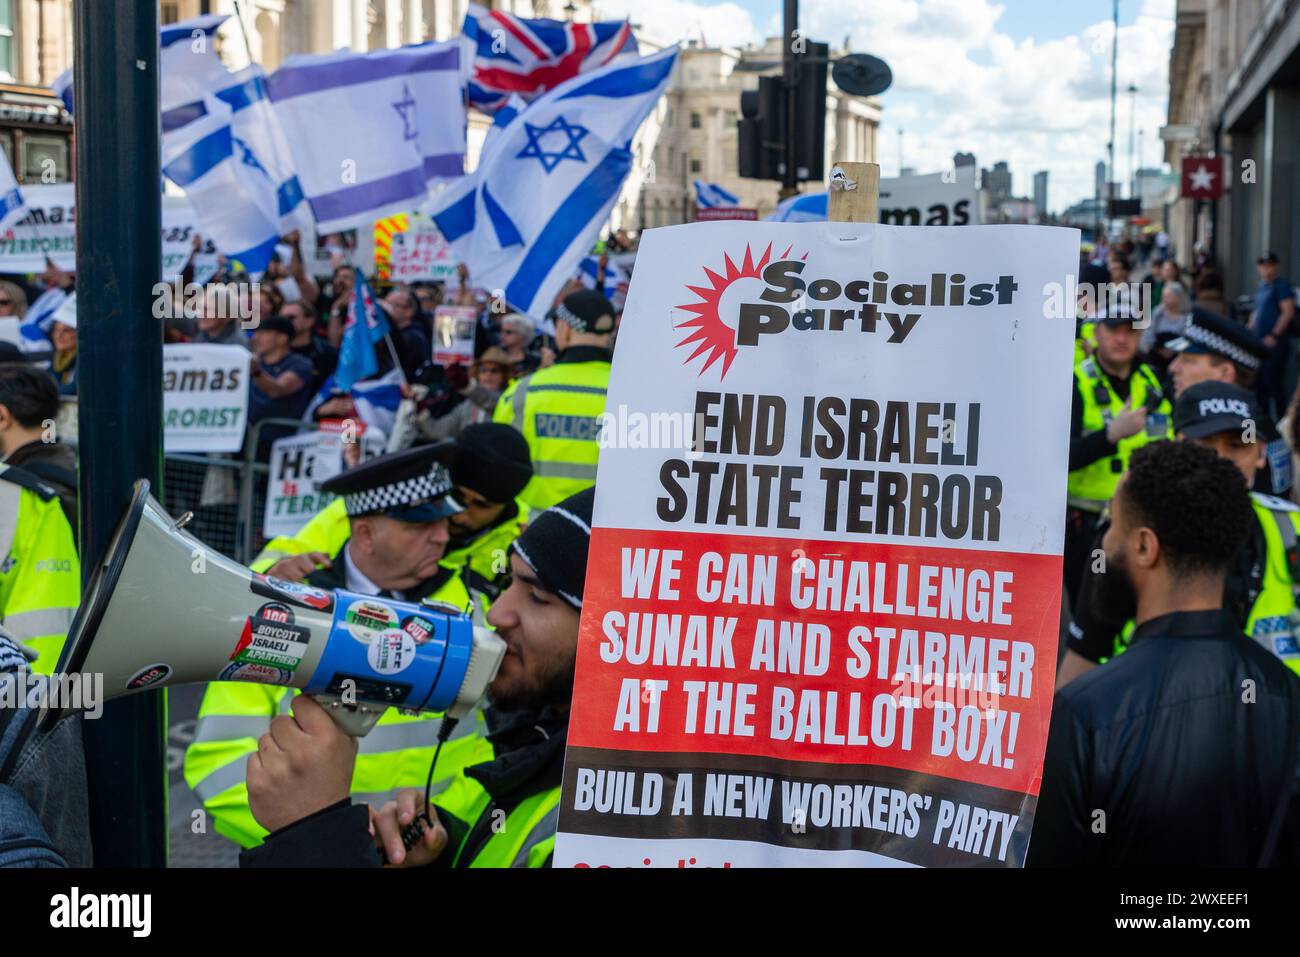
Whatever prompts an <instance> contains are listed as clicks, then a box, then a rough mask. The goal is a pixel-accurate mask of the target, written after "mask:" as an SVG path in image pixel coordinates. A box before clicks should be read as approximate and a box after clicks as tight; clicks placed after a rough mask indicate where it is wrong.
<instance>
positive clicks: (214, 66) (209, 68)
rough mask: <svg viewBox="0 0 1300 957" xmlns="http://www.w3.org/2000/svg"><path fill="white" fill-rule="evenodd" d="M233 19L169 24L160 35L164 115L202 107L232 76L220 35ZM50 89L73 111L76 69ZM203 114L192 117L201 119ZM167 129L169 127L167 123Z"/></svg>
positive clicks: (214, 16)
mask: <svg viewBox="0 0 1300 957" xmlns="http://www.w3.org/2000/svg"><path fill="white" fill-rule="evenodd" d="M228 19H230V14H228V13H214V14H209V15H206V16H201V17H194V18H192V19H189V20H181V21H180V22H178V23H172V24H168V25H167V26H165V27H163V28H162V31H161V32H160V33H159V35H158V46H159V53H158V75H159V78H160V80H161V84H160V94H159V95H160V100H159V103H160V106H161V109H162V113H163V114H164V116H165V115H166V114H167V113H168V112H169V111H171V110H173V109H176V108H179V107H183V106H189V107H190V108H191V109H193V108H195V107H198V108H199V109H201V108H202V100H203V95H204V94H205V93H206V92H208V91H210V90H212V89H215V88H216V87H217V86H218V85H220V84H221V83H222V81H223V80H224V79H226V78H228V77H229V76H230V71H229V70H227V69H226V65H225V64H224V63H222V62H221V57H219V56H217V49H216V43H215V40H216V35H217V31H218V30H219V29H220V28H221V25H222V24H223V23H225V22H226V21H227V20H228ZM50 89H51V90H53V91H54V94H55V95H56V96H58V97H59V99H61V100H62V101H63V105H64V106H65V107H66V108H67V110H68V112H69V113H71V112H72V68H71V67H69V68H68V69H66V70H64V71H63V72H62V73H60V74H59V75H58V76H57V77H55V79H54V82H53V83H51V84H50ZM201 115H202V113H201V112H200V113H196V114H193V115H191V116H190V119H191V120H193V119H197V118H198V116H201ZM164 126H165V124H164Z"/></svg>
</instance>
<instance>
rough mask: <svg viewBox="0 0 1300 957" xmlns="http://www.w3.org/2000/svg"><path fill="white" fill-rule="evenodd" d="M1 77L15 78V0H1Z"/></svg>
mask: <svg viewBox="0 0 1300 957" xmlns="http://www.w3.org/2000/svg"><path fill="white" fill-rule="evenodd" d="M0 76H3V77H5V78H6V79H10V80H12V79H13V77H14V0H0Z"/></svg>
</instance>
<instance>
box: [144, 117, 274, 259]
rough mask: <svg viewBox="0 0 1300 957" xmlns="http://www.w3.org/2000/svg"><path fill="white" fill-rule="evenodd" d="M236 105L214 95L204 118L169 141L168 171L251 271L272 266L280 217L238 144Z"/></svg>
mask: <svg viewBox="0 0 1300 957" xmlns="http://www.w3.org/2000/svg"><path fill="white" fill-rule="evenodd" d="M231 117H232V113H231V111H230V108H229V107H228V106H227V105H226V104H224V103H221V102H220V101H218V100H216V99H215V98H214V97H209V98H208V100H207V103H206V111H205V113H204V115H203V116H201V117H200V118H199V119H197V120H195V121H193V122H192V123H188V124H186V125H185V126H183V127H181V128H180V129H178V130H175V131H174V132H173V133H172V134H171V135H170V136H168V137H167V140H166V142H165V143H164V144H163V154H162V163H163V173H164V175H166V176H167V178H168V179H170V180H171V181H172V182H173V183H175V184H176V185H177V186H179V187H180V188H181V189H183V190H185V196H186V198H187V199H189V201H190V203H191V205H193V207H194V212H195V213H196V214H197V216H198V219H199V222H200V223H201V228H202V229H203V230H204V231H205V232H206V233H207V235H208V236H209V237H210V238H211V239H212V241H213V242H214V243H215V244H216V246H217V248H218V249H220V250H221V251H222V252H223V253H224V254H225V256H226V258H227V259H229V260H230V261H231V262H232V263H233V264H234V265H236V266H237V267H241V268H243V269H244V270H245V271H246V272H248V273H250V274H259V273H261V272H263V271H264V270H265V269H266V266H267V263H269V262H270V261H271V255H272V254H273V253H274V252H275V246H276V243H278V242H279V241H280V229H279V220H278V217H277V216H276V210H275V206H274V204H270V205H268V200H267V198H266V193H265V191H258V190H253V189H250V188H249V186H248V183H249V182H250V181H252V179H253V178H250V177H249V176H248V174H247V171H246V167H245V165H244V164H245V159H244V156H245V154H244V151H243V150H241V149H240V148H239V146H238V144H237V142H236V139H237V138H236V136H235V135H234V132H233V129H232V126H231Z"/></svg>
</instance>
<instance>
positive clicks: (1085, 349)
mask: <svg viewBox="0 0 1300 957" xmlns="http://www.w3.org/2000/svg"><path fill="white" fill-rule="evenodd" d="M1096 349H1097V323H1096V321H1095V320H1092V319H1088V320H1085V321H1084V323H1083V325H1081V326H1079V334H1078V335H1077V336H1075V338H1074V364H1075V365H1076V366H1077V365H1078V364H1079V363H1080V362H1083V361H1084V360H1085V359H1087V358H1088V356H1089V354H1090V352H1095V351H1096Z"/></svg>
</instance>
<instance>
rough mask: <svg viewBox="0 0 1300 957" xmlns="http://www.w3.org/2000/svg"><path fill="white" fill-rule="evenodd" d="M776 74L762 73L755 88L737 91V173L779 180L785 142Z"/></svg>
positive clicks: (781, 95) (782, 100)
mask: <svg viewBox="0 0 1300 957" xmlns="http://www.w3.org/2000/svg"><path fill="white" fill-rule="evenodd" d="M784 92H785V91H784V88H783V86H782V84H781V78H780V77H779V76H761V77H759V78H758V89H757V90H746V91H745V92H743V93H741V94H740V116H741V119H740V121H739V123H738V124H737V135H738V137H739V144H738V145H739V149H738V151H737V155H738V158H739V162H740V175H741V176H747V177H749V178H751V179H780V178H781V164H782V162H783V158H784V155H785V154H784V153H783V152H782V149H783V147H782V145H781V144H782V143H784V142H785V96H784Z"/></svg>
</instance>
